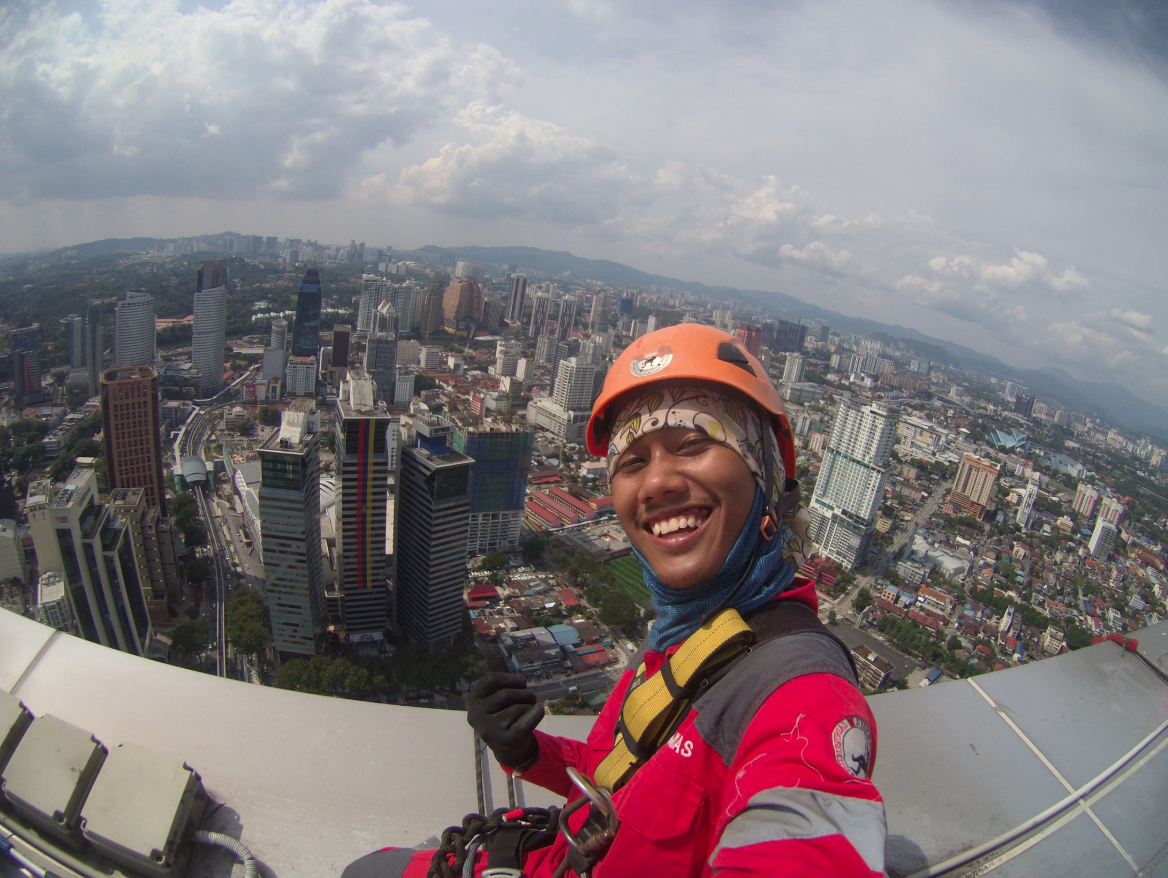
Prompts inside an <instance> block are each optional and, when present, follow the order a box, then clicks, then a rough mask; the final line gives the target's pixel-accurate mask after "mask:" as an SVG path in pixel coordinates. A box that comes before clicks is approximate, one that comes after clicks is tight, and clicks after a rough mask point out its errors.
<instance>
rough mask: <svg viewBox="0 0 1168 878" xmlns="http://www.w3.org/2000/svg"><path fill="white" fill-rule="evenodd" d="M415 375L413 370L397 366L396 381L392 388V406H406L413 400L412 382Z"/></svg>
mask: <svg viewBox="0 0 1168 878" xmlns="http://www.w3.org/2000/svg"><path fill="white" fill-rule="evenodd" d="M416 377H417V375H416V373H415V372H414V370H413V369H410V368H408V367H407V368H402V367H401V366H398V370H397V380H396V381H395V382H394V388H393V404H394V407H395V408H401V407H404V406H408V405H409V404H410V400H411V399H413V398H414V381H415V379H416Z"/></svg>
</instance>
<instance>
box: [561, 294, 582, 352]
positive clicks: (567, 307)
mask: <svg viewBox="0 0 1168 878" xmlns="http://www.w3.org/2000/svg"><path fill="white" fill-rule="evenodd" d="M577 306H578V303H577V301H576V297H575V296H568V297H567V298H565V299H562V300H561V301H560V316H559V317H557V318H556V338H558V339H559V340H560V341H567V340H568V339H570V338H571V337H572V328H573V327H574V326H575V324H576V308H577Z"/></svg>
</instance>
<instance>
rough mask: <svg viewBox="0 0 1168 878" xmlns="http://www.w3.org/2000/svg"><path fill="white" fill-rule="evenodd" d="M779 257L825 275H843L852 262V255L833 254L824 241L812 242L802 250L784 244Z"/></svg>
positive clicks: (844, 253)
mask: <svg viewBox="0 0 1168 878" xmlns="http://www.w3.org/2000/svg"><path fill="white" fill-rule="evenodd" d="M779 255H780V256H782V257H783V258H784V259H789V260H791V261H792V262H795V263H798V264H799V265H802V266H803V267H804V268H810V269H812V270H813V271H822V272H824V273H825V274H842V273H843V272H844V271H845V270H846V269H847V267H848V263H850V262H851V261H852V254H850V253H849V252H848V251H847V250H839V251H837V252H833V251H832V250H831V249H830V248H828V247H827V246H825V245H824V243H823V242H822V241H812V242H811V243H810V244H808V245H807V246H806V247H804V248H803V249H802V250H799V249H797V248H795V247H792V246H791V245H790V244H784V245H783V246H782V247H780V248H779Z"/></svg>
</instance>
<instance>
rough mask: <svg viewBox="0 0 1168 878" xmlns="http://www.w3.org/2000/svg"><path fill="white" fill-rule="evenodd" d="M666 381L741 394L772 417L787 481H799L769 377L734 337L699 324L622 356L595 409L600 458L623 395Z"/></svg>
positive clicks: (593, 445)
mask: <svg viewBox="0 0 1168 878" xmlns="http://www.w3.org/2000/svg"><path fill="white" fill-rule="evenodd" d="M663 381H669V382H675V381H694V382H698V383H701V384H715V385H720V386H723V387H729V388H732V389H733V390H737V391H738V392H739V393H741V394H743V395H744V396H746V397H748V398H749V399H752V400H754V402H756V403H758V405H759V407H760V408H762V409H763V410H764V411H766V412H767V413H768V414H769V415H770V416H771V418H770V420H771V426H772V428H773V429H774V431H775V437H776V439H778V443H779V452H780V453H781V454H782V455H783V465H784V469H785V470H786V472H785V475H786V478H787V479H794V478H795V439H794V435H793V434H792V432H791V424H790V422H789V421H788V420H787V409H786V406H784V405H783V397H782V396H780V395H779V391H778V390H776V389H775V385H774V384H772V383H771V380H770V378H768V377H767V373H766V369H764V368H763V365H762V363H760V362H759V361H758V359H757V358H756V357H755V356H754V355H753V354H751V353H750V352H749V351H747V350H746V349H745V348H744V347H743V346H742V345H741V343H740V342H739V341H738V340H737V339H736V338H734V336H732V335H729V334H727V333H725V332H722V330H720V329H715V328H714V327H712V326H702V325H699V324H697V323H682V324H680V325H678V326H668V327H666V328H665V329H658V330H657V331H656V332H650V333H649V334H648V335H643V336H641V337H640V338H638V339H637V340H636V341H634V342H633V343H632V344H631V345H629V346H628V347H627V348H625V349H624V352H623V353H622V354H621V355H620V356H619V357H617V359H616V362H615V363H613V364H612V368H610V369H609V370H608V377H607V378H605V380H604V388H603V389H602V390H601V391H600V396H598V397H597V398H596V402H595V403H593V405H592V416H591V417H590V418H589V419H588V427H587V429H586V431H585V434H584V435H585V440H586V441H587V443H588V451H589V452H590V453H591V454H594V455H596V456H597V457H604V456H605V454H607V452H608V441H609V436H610V431H611V429H612V425H611V424H610V423H608V421H609V416H610V415H611V414H613V411H614V404H615V403H616V402H617V401H618V400H619V399H620V397H622V396H624V395H625V394H628V393H630V392H634V391H640V390H643V389H644V388H646V387H647V386H649V385H651V384H657V383H660V382H663Z"/></svg>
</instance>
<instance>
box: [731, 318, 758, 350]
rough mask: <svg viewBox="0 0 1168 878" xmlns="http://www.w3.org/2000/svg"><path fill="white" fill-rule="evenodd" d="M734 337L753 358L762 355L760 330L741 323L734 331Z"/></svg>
mask: <svg viewBox="0 0 1168 878" xmlns="http://www.w3.org/2000/svg"><path fill="white" fill-rule="evenodd" d="M734 337H735V338H736V339H738V340H739V341H740V342H742V346H743V347H744V348H746V349H747V350H748V351H750V353H752V354H753V355H754V356H756V357H757V356H759V355H760V354H761V353H762V330H761V329H760V328H759V327H757V326H751V325H749V324H747V323H743V324H742V325H740V326H739V327H738V328H737V329H735V330H734Z"/></svg>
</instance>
